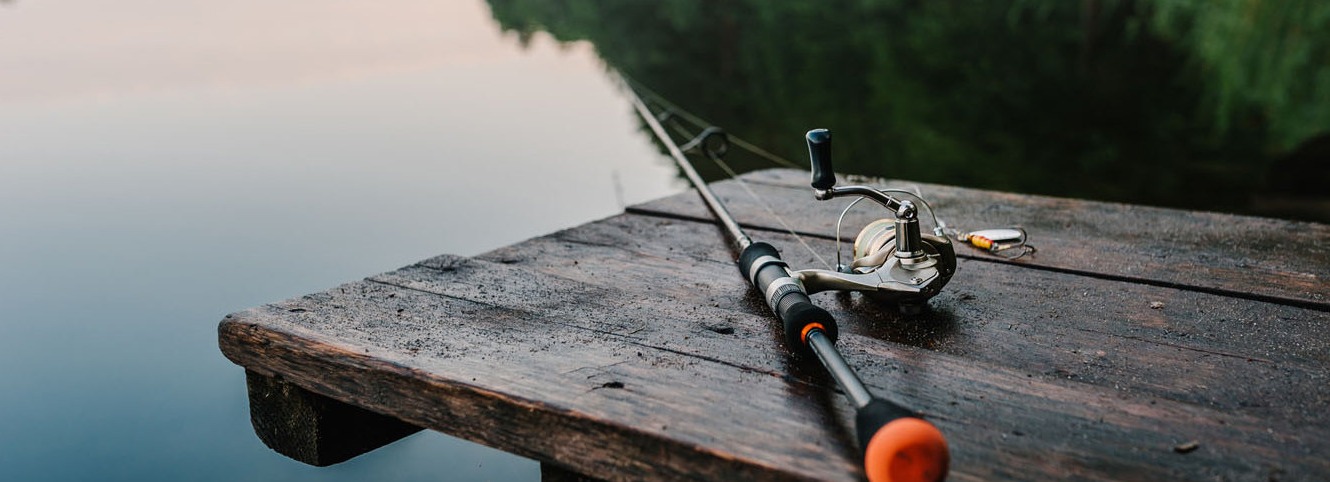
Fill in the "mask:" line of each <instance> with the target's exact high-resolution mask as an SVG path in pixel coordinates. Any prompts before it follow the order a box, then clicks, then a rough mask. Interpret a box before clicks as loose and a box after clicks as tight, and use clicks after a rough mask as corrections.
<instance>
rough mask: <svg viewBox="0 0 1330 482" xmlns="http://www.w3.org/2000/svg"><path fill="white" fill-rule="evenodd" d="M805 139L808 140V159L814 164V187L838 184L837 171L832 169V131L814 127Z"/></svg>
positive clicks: (830, 186) (827, 187) (827, 186)
mask: <svg viewBox="0 0 1330 482" xmlns="http://www.w3.org/2000/svg"><path fill="white" fill-rule="evenodd" d="M804 139H805V140H807V141H808V160H809V161H811V162H812V164H813V189H818V190H825V189H831V188H832V186H835V185H836V171H834V170H832V169H831V131H829V130H826V129H813V130H811V131H808V134H806V135H804Z"/></svg>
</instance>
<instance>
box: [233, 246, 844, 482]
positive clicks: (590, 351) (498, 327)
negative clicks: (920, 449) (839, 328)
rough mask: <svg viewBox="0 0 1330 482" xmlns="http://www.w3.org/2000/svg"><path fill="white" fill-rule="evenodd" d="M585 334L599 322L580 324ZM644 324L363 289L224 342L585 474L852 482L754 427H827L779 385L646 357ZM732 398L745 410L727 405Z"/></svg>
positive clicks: (313, 303) (820, 452) (327, 389)
mask: <svg viewBox="0 0 1330 482" xmlns="http://www.w3.org/2000/svg"><path fill="white" fill-rule="evenodd" d="M431 273H433V275H432V276H439V275H438V273H441V272H440V271H438V270H432V269H428V268H420V267H416V268H413V271H411V273H400V272H399V274H398V275H397V276H399V277H408V276H425V275H431ZM397 281H405V280H404V279H397ZM422 282H423V280H422ZM555 288H558V287H555ZM558 291H563V290H558ZM546 294H547V295H552V296H553V294H552V293H546ZM558 298H560V299H564V298H563V297H562V296H558ZM397 310H402V311H401V312H398V311H397ZM656 311H660V310H656ZM668 312H669V310H668V309H665V311H664V313H668ZM593 320H599V321H600V323H597V324H596V325H595V326H594V327H590V328H579V327H577V326H575V323H577V322H591V321H593ZM618 325H623V327H622V328H619V329H617V330H607V329H606V327H607V326H610V327H612V326H618ZM640 325H641V322H640V321H638V320H633V319H628V318H622V317H610V316H609V315H606V314H598V313H597V311H596V310H592V309H588V310H587V311H586V312H584V313H582V314H581V315H580V316H578V317H576V318H575V319H559V318H553V317H545V316H534V315H533V314H532V313H527V312H523V311H520V310H514V309H509V308H503V307H499V306H493V305H486V304H484V303H481V302H475V301H467V300H459V299H456V298H453V297H449V296H441V295H438V294H434V293H428V292H423V291H421V290H420V288H418V287H399V286H395V285H393V284H388V283H384V282H375V281H366V282H361V283H353V284H349V285H345V286H343V287H340V288H337V289H335V290H333V291H330V292H326V293H322V294H319V295H314V296H308V297H305V298H302V299H299V300H291V301H289V302H284V303H281V304H278V305H270V306H265V307H261V308H256V309H253V310H249V311H246V312H242V313H238V314H236V315H233V316H232V317H231V318H229V319H227V320H226V321H225V322H224V323H223V324H222V325H221V327H220V337H221V340H222V346H223V352H224V353H226V354H227V356H228V357H229V358H231V359H232V360H233V361H235V362H236V363H238V364H241V365H243V366H263V367H266V368H268V369H270V370H272V371H274V372H280V373H283V374H284V376H285V378H286V379H287V380H288V381H290V382H291V383H295V384H298V385H300V386H302V387H304V388H305V389H308V390H310V391H313V392H316V393H321V394H324V395H327V396H329V397H332V398H336V399H338V400H343V401H345V402H348V403H351V404H354V405H357V406H362V407H366V408H369V409H371V410H375V411H382V412H384V413H390V414H392V415H393V416H396V417H398V418H400V419H403V420H405V421H407V422H409V423H412V424H415V425H419V426H425V427H428V428H432V429H435V430H439V431H442V432H445V433H449V434H452V435H455V436H458V437H462V438H466V439H469V440H473V441H477V442H480V443H483V444H486V445H490V446H493V447H497V448H500V449H503V450H505V451H509V452H512V453H516V454H518V455H523V456H527V457H531V458H535V459H538V460H543V461H552V462H554V463H557V464H558V465H561V466H564V467H569V468H571V469H573V470H576V471H577V472H580V473H586V474H595V475H596V476H602V475H603V476H605V477H607V478H610V479H614V480H629V479H660V478H663V479H680V478H701V479H730V480H740V479H746V480H751V479H775V480H807V479H814V478H820V479H831V480H852V479H853V477H854V474H855V467H854V466H853V465H852V464H851V462H849V460H851V459H852V456H851V455H850V454H849V452H848V451H849V450H850V449H848V448H846V447H844V446H842V445H839V444H834V443H832V442H833V441H835V440H837V439H836V438H835V437H834V436H832V432H831V430H832V428H831V427H830V425H829V424H813V423H808V421H807V419H806V417H793V418H791V417H788V416H774V417H770V419H769V420H762V421H759V426H757V427H754V426H752V425H750V423H751V422H752V421H751V420H749V419H750V418H751V416H752V415H753V414H754V413H757V414H765V413H771V414H789V413H795V414H799V413H807V414H814V415H816V416H824V415H818V414H821V410H820V409H818V408H816V407H814V406H812V405H811V403H810V402H808V401H806V400H802V399H793V400H792V399H789V398H788V397H786V396H785V395H784V393H785V390H787V389H788V385H787V383H786V382H785V381H784V380H782V379H781V378H779V377H776V376H772V374H770V373H761V372H757V371H754V370H749V369H745V368H741V367H736V366H734V365H730V364H725V363H717V362H715V361H709V360H706V359H699V358H696V357H690V356H687V355H684V354H681V353H678V352H677V351H675V350H672V349H670V348H669V347H654V346H649V345H646V344H643V343H641V342H639V341H637V340H636V338H635V336H634V335H633V334H632V333H631V332H632V330H633V329H635V328H632V326H640ZM653 331H654V330H653ZM776 355H777V354H775V353H773V354H772V355H770V356H773V357H774V356H776ZM736 389H738V390H742V391H743V392H744V393H748V394H750V395H751V396H752V402H753V403H752V404H748V405H743V406H738V405H733V404H729V403H726V401H727V400H729V399H730V398H731V397H732V396H733V394H734V392H733V391H732V390H736ZM792 402H793V403H794V404H795V406H790V405H789V404H790V403H792ZM800 404H802V407H801V406H799V405H800ZM760 429H768V430H774V432H771V433H779V434H781V435H782V437H780V438H773V437H771V436H770V434H766V435H763V434H762V433H760V432H759V431H758V430H760ZM785 437H789V440H788V441H787V440H784V438H785ZM773 444H774V445H777V446H780V447H781V448H782V449H783V450H772V449H771V448H770V447H771V445H773ZM828 454H832V456H827V455H828ZM795 462H799V463H795Z"/></svg>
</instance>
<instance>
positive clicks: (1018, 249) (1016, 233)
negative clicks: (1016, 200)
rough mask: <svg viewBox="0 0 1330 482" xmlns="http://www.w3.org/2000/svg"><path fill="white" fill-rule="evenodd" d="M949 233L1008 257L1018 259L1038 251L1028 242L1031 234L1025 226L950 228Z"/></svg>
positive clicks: (983, 248)
mask: <svg viewBox="0 0 1330 482" xmlns="http://www.w3.org/2000/svg"><path fill="white" fill-rule="evenodd" d="M949 234H951V235H953V236H955V238H956V240H957V241H960V242H962V243H966V244H969V245H970V246H973V247H975V248H978V249H981V250H984V251H987V252H988V253H989V254H993V255H995V256H1000V257H1003V258H1007V259H1017V258H1020V257H1022V256H1025V255H1027V254H1034V253H1035V252H1036V251H1037V250H1036V249H1035V247H1034V246H1031V245H1029V244H1027V241H1028V240H1029V235H1028V234H1026V232H1025V228H1021V227H1010V228H995V229H983V230H979V231H970V232H961V231H958V230H950V232H949Z"/></svg>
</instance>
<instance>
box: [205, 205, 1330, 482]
mask: <svg viewBox="0 0 1330 482" xmlns="http://www.w3.org/2000/svg"><path fill="white" fill-rule="evenodd" d="M625 219H626V217H625ZM642 219H643V221H642V223H640V224H638V225H635V226H634V227H629V228H626V229H625V232H627V233H630V234H634V233H635V234H639V235H647V236H648V237H650V236H661V233H662V232H665V231H671V230H675V229H678V230H679V234H678V235H679V236H683V237H688V236H689V234H688V232H691V233H692V234H691V236H692V238H693V240H694V243H691V244H689V245H688V246H687V247H684V248H680V254H679V255H678V256H680V257H681V258H684V259H685V260H686V259H694V260H710V259H724V258H725V252H724V248H723V244H722V243H719V242H716V243H710V242H707V243H703V242H701V241H703V240H704V239H705V238H713V237H717V236H718V233H717V232H716V231H715V228H712V227H710V226H706V225H702V224H696V223H676V224H677V226H676V224H661V223H662V222H663V221H662V220H652V219H646V218H642ZM665 222H667V221H665ZM689 226H691V228H690V227H689ZM565 234H566V233H565ZM601 241H608V242H603V243H602V245H603V246H615V245H617V244H618V242H616V241H614V240H613V239H609V240H601ZM571 244H574V245H580V246H583V247H584V248H586V249H585V251H583V252H581V253H574V252H569V253H553V252H544V251H541V250H536V252H537V253H538V254H539V255H538V256H529V255H518V256H513V257H511V258H503V256H504V255H505V252H504V251H502V250H501V251H499V252H495V253H492V255H494V256H496V257H497V258H496V259H499V260H501V261H508V262H509V263H507V264H505V263H502V262H498V263H484V262H480V261H468V260H458V259H456V258H438V259H434V260H431V261H429V262H427V263H423V264H421V265H418V266H413V267H408V268H406V269H403V270H399V271H396V272H393V273H388V274H385V275H381V276H378V277H375V278H373V279H372V280H371V281H367V282H363V283H355V284H351V285H347V286H344V287H342V288H339V289H337V290H333V291H330V292H327V293H324V294H321V295H318V296H313V297H307V298H305V299H301V300H293V301H291V302H286V303H282V304H278V305H274V306H270V307H266V308H263V309H260V310H251V311H250V312H246V313H243V314H241V315H237V317H234V318H233V319H231V320H228V321H227V322H225V323H224V324H223V326H222V344H223V348H224V351H225V352H226V353H227V354H228V356H229V357H231V358H232V359H233V360H235V361H237V363H240V364H242V365H245V366H250V365H252V364H256V365H263V366H271V367H275V368H273V370H274V371H277V372H280V373H298V374H302V375H299V376H292V375H288V376H289V377H290V379H291V380H292V381H293V383H298V384H300V385H301V386H302V387H305V388H306V389H309V390H311V391H315V392H318V393H323V394H326V395H329V396H332V397H334V398H338V399H339V400H346V401H350V402H353V403H355V404H357V405H361V406H366V407H369V408H371V409H374V410H376V411H378V410H380V409H382V410H391V412H386V413H392V414H393V415H394V416H398V417H400V418H403V419H405V420H408V421H411V422H413V423H416V424H418V425H422V426H428V427H431V428H436V429H439V430H443V431H446V432H449V433H454V434H457V435H460V436H463V437H465V438H469V439H472V440H477V441H481V442H482V443H487V444H490V445H494V446H496V447H499V448H502V449H505V450H510V451H514V452H516V453H519V454H523V455H528V456H533V457H536V458H539V459H542V460H554V461H558V462H559V463H560V464H561V465H564V466H567V467H573V468H575V469H576V470H577V471H579V472H582V473H591V474H596V475H600V474H609V475H607V476H609V477H611V478H634V477H645V476H665V477H710V478H717V477H721V478H725V477H729V478H732V477H736V476H746V477H756V476H761V477H779V478H785V477H792V478H802V477H810V478H831V479H838V478H844V477H851V476H853V474H854V473H855V471H856V470H857V463H856V460H855V459H856V456H855V455H854V452H853V449H852V448H849V447H848V445H849V442H848V441H847V440H846V435H845V432H844V428H843V427H845V426H847V424H846V423H845V420H846V416H847V414H846V413H845V412H844V410H845V405H844V402H843V400H840V397H839V396H834V395H831V394H830V392H829V391H828V389H827V385H828V383H827V382H826V380H823V379H820V378H819V375H818V373H820V372H819V371H817V370H816V369H815V368H813V367H812V366H811V365H809V364H808V363H807V362H806V361H800V360H791V359H789V358H788V357H786V356H785V355H783V348H782V347H781V346H780V341H779V336H778V335H777V334H776V333H775V330H774V328H773V327H772V324H771V322H770V320H769V319H767V317H766V316H764V313H765V308H764V307H762V306H761V305H760V304H759V303H757V301H756V300H755V299H752V298H751V297H748V296H747V295H746V293H747V292H748V291H749V290H748V289H747V288H746V287H744V286H742V282H741V281H738V283H739V284H738V286H739V288H738V289H726V290H725V291H723V293H725V294H713V293H722V291H713V290H711V288H729V287H733V286H734V285H733V283H734V282H735V280H734V278H733V277H727V276H715V275H716V274H717V273H719V272H720V271H721V270H727V269H732V267H728V266H727V263H724V262H716V261H694V262H693V263H692V264H688V263H684V264H682V265H680V266H681V267H680V268H679V269H676V270H675V271H673V272H669V271H668V269H667V266H668V265H670V264H671V263H673V262H676V261H679V260H676V259H673V258H672V256H673V255H667V256H659V255H655V254H653V253H654V251H646V250H643V251H636V252H633V253H631V254H633V255H634V256H633V259H631V260H630V261H631V262H625V261H623V260H618V261H616V260H615V259H613V257H611V256H607V255H606V252H605V251H598V250H594V249H591V248H593V247H597V244H596V243H595V242H583V243H580V244H578V243H571ZM703 245H707V246H710V247H709V248H705V247H702V246H703ZM692 250H698V251H696V252H694V251H692ZM667 252H668V251H667ZM685 253H690V254H685ZM509 254H512V253H509ZM518 254H520V253H518ZM717 255H718V256H717ZM665 257H671V259H664V258H665ZM532 259H536V260H541V262H542V263H547V265H542V264H539V263H532V262H530V261H529V260H532ZM643 264H645V265H651V266H656V267H657V269H656V275H659V276H656V275H652V276H650V277H648V279H638V280H635V281H629V280H624V279H618V278H614V277H612V276H610V274H613V273H625V274H631V273H633V272H635V271H634V270H635V269H637V268H638V267H640V266H641V265H643ZM974 264H975V265H976V266H977V265H984V264H983V263H974ZM556 265H561V266H564V267H575V268H569V271H567V272H565V273H563V274H565V275H566V276H565V275H560V276H555V273H553V272H550V271H548V270H546V271H544V272H542V271H541V270H542V269H547V268H548V266H556ZM695 265H701V266H704V267H705V266H710V268H708V269H694V268H695ZM527 266H532V267H534V268H537V269H535V270H533V269H527ZM542 266H543V267H542ZM629 268H633V269H629ZM965 270H966V272H963V274H968V271H971V268H970V266H969V265H968V264H967V265H966V267H965ZM650 271H651V270H647V272H650ZM577 273H581V274H577ZM579 276H581V277H586V276H594V277H595V278H594V279H601V278H600V277H601V276H604V278H603V280H602V281H599V282H594V281H592V280H593V278H586V279H576V278H577V277H579ZM958 276H960V275H958ZM957 282H959V281H957ZM1119 284H1122V283H1119ZM1124 285H1125V284H1124ZM975 289H979V288H975ZM687 292H705V293H707V295H704V296H693V297H688V296H686V295H681V293H687ZM1193 294H1194V293H1193ZM971 296H974V298H970V299H969V300H966V299H963V298H964V297H963V296H957V297H956V298H955V303H956V305H957V306H962V305H964V304H965V303H962V302H968V301H973V300H974V299H978V296H977V295H971ZM717 305H720V306H717ZM837 309H840V310H843V311H844V312H846V313H853V312H855V309H856V308H855V307H854V304H853V301H851V303H850V304H848V305H847V307H841V308H837ZM399 310H400V311H399ZM938 311H943V310H938ZM842 314H843V315H844V313H842ZM842 319H850V318H849V317H848V315H845V316H842ZM886 321H892V320H886ZM1001 321H1002V320H1001V318H999V319H997V320H991V319H990V320H983V322H974V323H970V322H969V321H967V320H961V321H956V320H952V321H951V325H949V326H948V325H945V324H944V325H943V326H931V327H930V326H926V325H927V323H925V324H924V326H919V327H918V328H919V329H918V331H917V333H916V334H915V335H910V336H905V337H903V338H900V337H897V341H903V342H906V343H912V344H915V345H918V346H909V345H902V344H897V343H888V342H884V341H882V340H881V339H878V338H876V334H875V333H871V332H866V333H861V332H858V331H857V330H850V331H849V332H848V333H847V334H846V335H845V336H844V337H843V339H842V342H841V345H842V346H843V348H844V349H845V351H846V355H847V357H849V358H850V359H851V361H852V362H854V363H856V364H857V365H860V366H861V368H862V371H863V375H864V377H865V380H866V382H868V383H869V384H870V385H871V386H874V387H876V388H877V389H878V390H884V389H885V388H891V389H892V390H891V391H890V392H889V393H894V394H895V398H897V399H899V400H901V401H903V402H905V403H907V404H910V405H913V406H918V407H926V408H927V409H928V410H929V411H930V414H931V415H933V416H934V417H935V420H936V421H937V422H938V424H939V425H940V426H942V428H943V430H944V431H945V432H947V433H948V434H950V435H951V437H952V443H953V453H954V455H955V457H956V464H955V467H956V471H955V476H956V478H957V479H959V480H979V479H990V478H994V477H1004V476H1005V477H1011V476H1016V477H1019V478H1067V477H1073V478H1089V479H1098V478H1121V477H1124V476H1126V477H1131V476H1132V475H1133V474H1135V475H1136V476H1140V477H1146V476H1149V477H1155V478H1201V477H1212V476H1217V477H1236V478H1257V477H1265V476H1267V475H1270V474H1271V473H1274V472H1273V471H1282V472H1281V473H1287V474H1295V475H1297V474H1303V475H1306V474H1314V473H1317V472H1320V471H1325V470H1327V467H1326V466H1325V462H1324V461H1321V460H1319V459H1311V458H1299V457H1297V456H1292V457H1290V456H1289V453H1288V451H1290V450H1294V451H1296V452H1295V454H1301V453H1316V451H1319V450H1323V449H1324V448H1325V444H1326V441H1325V440H1326V437H1325V429H1324V427H1323V426H1312V427H1286V425H1287V424H1278V423H1277V424H1276V425H1275V426H1276V427H1278V428H1277V429H1276V430H1274V431H1268V430H1267V429H1268V428H1270V427H1271V422H1272V420H1270V419H1269V418H1268V417H1261V416H1255V415H1251V414H1248V413H1243V412H1240V411H1239V412H1231V411H1228V410H1220V409H1216V408H1214V407H1209V406H1205V405H1203V404H1198V403H1184V402H1182V401H1178V400H1173V399H1167V398H1164V399H1157V398H1155V397H1154V396H1149V395H1142V394H1141V393H1139V392H1133V391H1126V392H1123V391H1119V390H1115V389H1112V388H1108V387H1107V386H1106V385H1099V384H1094V383H1086V382H1082V381H1076V380H1067V379H1064V378H1062V377H1060V376H1058V375H1059V374H1058V373H1056V372H1054V373H1052V374H1043V373H1031V372H1029V371H1028V370H1023V369H1013V368H1011V367H1008V366H1006V365H1003V364H999V363H993V362H992V361H986V360H976V359H972V358H968V357H970V356H971V355H970V354H968V353H964V352H958V353H955V354H953V353H946V352H942V351H932V350H934V349H938V347H943V348H945V347H946V346H949V345H948V344H949V343H955V344H957V345H958V346H961V345H963V346H974V345H978V344H979V343H978V342H973V343H958V342H957V341H955V340H965V339H966V338H965V337H966V336H970V337H974V338H973V339H974V340H979V339H980V338H981V336H984V335H986V334H987V332H986V331H984V330H985V329H987V328H985V327H988V326H990V325H993V324H994V323H1000V322H1001ZM713 323H714V325H708V324H713ZM847 325H848V322H847ZM1031 328H1034V327H1031ZM907 331H911V330H907ZM1030 331H1035V330H1033V329H1031V330H1030ZM681 334H682V336H681ZM242 335H243V336H242ZM865 335H871V336H865ZM249 338H261V339H262V342H256V340H254V339H249ZM1011 339H1012V340H1013V343H1016V344H1017V347H1016V348H1015V349H1018V350H1020V349H1024V350H1033V351H1041V350H1042V351H1053V352H1056V351H1057V350H1049V347H1047V346H1043V345H1041V344H1040V343H1036V342H1029V341H1022V340H1021V338H1020V337H1014V338H1011ZM920 347H929V348H931V349H925V348H920ZM635 354H637V355H635ZM1027 358H1030V357H1027ZM1295 362H1297V360H1290V361H1289V363H1295ZM1312 362H1315V360H1312ZM790 371H794V372H795V373H796V378H794V379H790V378H786V377H784V376H782V374H784V373H787V372H790ZM371 374H373V375H372V376H371ZM468 377H469V378H470V381H467V379H468ZM362 378H365V379H367V380H362ZM352 380H357V381H358V382H357V383H351V381H352ZM367 382H368V383H370V384H372V385H373V386H374V387H377V388H373V389H371V388H369V387H366V386H365V384H366V383H367ZM884 391H885V390H884ZM616 397H617V398H616ZM828 408H831V409H832V412H833V415H832V416H830V418H828V415H827V409H828ZM773 414H774V415H773ZM764 415H773V416H769V417H765V416H764ZM730 419H734V420H739V422H734V421H731V420H730ZM1273 422H1279V420H1273ZM657 423H659V424H660V425H661V427H660V428H656V424H657ZM496 425H498V426H501V427H502V429H501V430H493V429H492V428H493V427H495V426H496ZM1018 432H1019V433H1018ZM1179 438H1183V439H1187V440H1189V439H1193V438H1195V439H1200V440H1202V441H1203V442H1202V444H1203V447H1204V449H1203V450H1197V451H1195V452H1192V453H1190V454H1185V455H1183V454H1177V453H1174V452H1173V451H1172V450H1171V448H1172V446H1173V445H1175V444H1178V443H1181V442H1185V441H1186V440H1179ZM809 444H812V445H809ZM621 446H622V447H621ZM1289 447H1292V448H1289ZM642 465H650V467H642Z"/></svg>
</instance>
